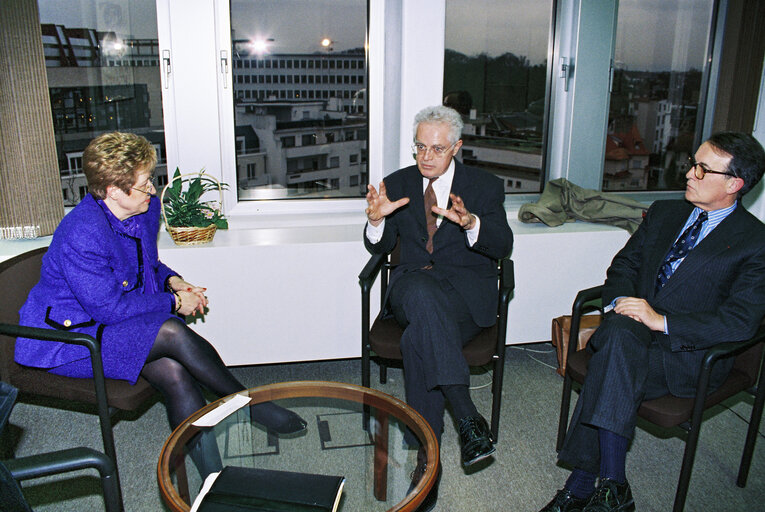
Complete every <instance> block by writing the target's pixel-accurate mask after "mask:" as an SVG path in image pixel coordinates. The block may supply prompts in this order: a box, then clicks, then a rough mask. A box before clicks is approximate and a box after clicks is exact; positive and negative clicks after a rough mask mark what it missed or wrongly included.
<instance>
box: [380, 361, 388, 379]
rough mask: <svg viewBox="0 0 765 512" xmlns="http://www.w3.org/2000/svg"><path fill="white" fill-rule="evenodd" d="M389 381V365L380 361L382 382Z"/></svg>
mask: <svg viewBox="0 0 765 512" xmlns="http://www.w3.org/2000/svg"><path fill="white" fill-rule="evenodd" d="M386 382H388V365H387V364H385V363H380V384H385V383H386Z"/></svg>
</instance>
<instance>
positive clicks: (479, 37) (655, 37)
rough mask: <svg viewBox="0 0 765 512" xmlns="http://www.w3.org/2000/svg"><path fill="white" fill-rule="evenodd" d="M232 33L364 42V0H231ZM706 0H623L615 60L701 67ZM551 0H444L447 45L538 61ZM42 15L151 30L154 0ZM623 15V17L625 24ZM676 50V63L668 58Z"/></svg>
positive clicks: (104, 0)
mask: <svg viewBox="0 0 765 512" xmlns="http://www.w3.org/2000/svg"><path fill="white" fill-rule="evenodd" d="M231 3H232V11H233V16H232V18H233V21H232V28H233V29H234V33H235V37H236V38H238V39H254V38H257V37H263V38H272V39H274V42H273V44H272V51H273V52H275V53H280V52H283V53H288V52H313V51H319V50H321V47H320V46H319V41H320V40H321V39H322V38H324V37H328V38H330V39H332V40H333V41H334V44H333V48H334V50H335V51H341V50H345V49H348V48H354V47H359V46H362V45H363V43H364V20H365V19H366V12H365V10H366V0H232V2H231ZM711 3H712V1H711V0H622V1H621V2H620V6H619V9H620V12H619V19H620V24H619V29H620V30H619V31H618V33H619V35H618V36H617V42H616V55H615V60H616V61H617V66H618V67H621V68H628V69H633V70H644V69H647V70H652V71H656V70H666V69H670V67H673V68H674V69H677V70H685V69H687V68H688V67H695V68H697V69H699V68H700V67H701V66H702V63H703V56H704V53H705V49H706V44H707V42H706V32H707V30H705V29H704V27H707V26H708V25H709V19H710V5H711ZM550 4H551V2H550V0H512V1H508V0H447V34H446V47H447V48H451V49H454V50H457V51H459V52H461V53H464V54H466V55H477V54H480V53H486V54H488V55H490V56H497V55H501V54H502V53H505V52H511V53H514V54H516V55H522V56H526V57H527V58H528V59H529V60H530V61H531V62H532V63H534V64H537V63H540V62H542V61H543V60H544V59H545V57H546V53H547V41H548V37H549V34H548V32H549V23H550V9H551V7H550ZM39 6H40V18H41V21H42V22H43V23H57V24H63V25H65V26H67V27H88V28H97V29H98V30H115V31H116V32H118V33H120V34H123V35H131V36H133V37H138V38H156V37H157V36H156V8H155V2H154V0H98V1H96V0H39ZM625 20H626V21H628V23H626V24H625ZM673 53H674V55H675V56H674V59H675V61H674V65H673Z"/></svg>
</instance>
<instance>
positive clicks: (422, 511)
mask: <svg viewBox="0 0 765 512" xmlns="http://www.w3.org/2000/svg"><path fill="white" fill-rule="evenodd" d="M427 469H428V459H427V454H426V453H425V449H424V448H423V447H420V448H419V449H418V450H417V466H416V467H415V468H414V471H412V475H411V476H412V483H411V484H410V485H409V490H408V491H407V494H410V493H411V492H412V491H413V490H414V488H415V487H417V484H418V483H420V480H422V477H423V475H425V471H426V470H427ZM440 484H441V465H440V464H439V465H438V474H437V475H436V481H435V482H434V483H433V487H431V488H430V492H428V495H427V496H425V499H424V500H423V501H422V503H420V506H419V507H417V509H416V510H415V512H430V511H431V510H433V507H435V506H436V501H438V486H439V485H440Z"/></svg>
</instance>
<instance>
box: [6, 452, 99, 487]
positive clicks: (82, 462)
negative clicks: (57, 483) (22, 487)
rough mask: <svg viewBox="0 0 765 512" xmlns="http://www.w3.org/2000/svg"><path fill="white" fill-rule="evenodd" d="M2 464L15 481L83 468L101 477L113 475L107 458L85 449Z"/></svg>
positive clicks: (22, 458)
mask: <svg viewBox="0 0 765 512" xmlns="http://www.w3.org/2000/svg"><path fill="white" fill-rule="evenodd" d="M3 464H4V465H5V467H6V468H8V471H10V472H11V475H13V478H14V479H16V480H28V479H30V478H39V477H43V476H49V475H56V474H59V473H65V472H68V471H77V470H79V469H85V468H96V469H97V470H98V472H99V473H100V474H101V475H103V476H105V475H109V474H113V473H114V462H112V460H111V459H110V458H109V457H107V456H106V455H104V454H103V453H101V452H99V451H97V450H94V449H92V448H86V447H80V448H68V449H66V450H59V451H55V452H48V453H40V454H37V455H29V456H26V457H20V458H18V459H9V460H4V461H3Z"/></svg>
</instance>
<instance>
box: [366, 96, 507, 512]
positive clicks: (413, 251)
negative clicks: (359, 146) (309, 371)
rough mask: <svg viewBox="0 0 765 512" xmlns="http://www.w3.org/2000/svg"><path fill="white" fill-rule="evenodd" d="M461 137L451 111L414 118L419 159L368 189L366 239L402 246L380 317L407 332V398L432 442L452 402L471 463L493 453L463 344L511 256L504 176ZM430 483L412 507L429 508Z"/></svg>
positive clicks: (374, 247)
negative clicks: (501, 264)
mask: <svg viewBox="0 0 765 512" xmlns="http://www.w3.org/2000/svg"><path fill="white" fill-rule="evenodd" d="M461 133H462V118H461V116H460V114H459V113H458V112H457V111H455V110H453V109H451V108H448V107H444V106H435V107H428V108H425V109H423V110H421V111H420V112H419V113H418V114H417V115H416V116H415V122H414V141H413V142H414V143H413V145H412V153H413V156H414V158H415V160H416V162H417V165H412V166H409V167H405V168H403V169H399V170H398V171H396V172H394V173H392V174H390V175H389V176H387V177H386V178H385V180H384V181H383V183H380V184H379V187H378V188H375V187H374V186H373V185H369V187H368V190H369V191H368V193H367V196H366V199H367V203H368V207H367V209H366V214H367V225H366V227H365V229H364V242H365V244H366V247H367V249H368V250H369V251H370V252H372V253H387V252H390V251H391V250H392V249H393V248H394V246H395V245H396V243H397V242H398V244H399V247H400V254H401V257H400V262H399V265H398V266H397V267H396V269H395V270H393V272H392V273H391V278H390V285H389V286H388V295H387V297H386V306H385V311H384V313H385V312H386V311H387V312H390V313H391V314H392V315H393V316H394V317H395V318H396V320H397V321H398V323H399V324H400V325H401V326H402V327H403V328H404V334H403V335H402V337H401V354H402V356H403V360H404V383H405V388H406V398H407V402H408V403H409V405H411V406H412V407H414V408H415V409H416V410H417V411H418V412H419V413H420V414H422V416H423V417H424V418H425V419H426V420H427V421H428V423H429V424H430V426H431V427H432V428H433V431H434V432H435V434H436V437H437V438H438V441H439V443H440V442H441V433H442V431H443V425H444V419H443V417H444V404H445V402H447V401H448V402H449V404H450V405H451V409H452V411H453V413H454V416H455V419H456V420H457V424H458V429H459V434H460V442H461V456H462V464H463V465H464V466H470V465H472V464H475V463H476V462H478V461H479V460H482V459H485V458H486V457H489V456H490V455H491V454H492V453H494V443H493V439H492V438H491V433H490V430H489V427H488V425H487V423H486V420H485V419H484V418H483V417H482V416H481V415H480V414H479V413H478V411H477V410H476V408H475V405H474V404H473V402H472V400H471V398H470V392H469V388H468V386H469V382H470V381H469V377H470V371H469V368H468V364H467V362H466V361H465V358H464V356H463V355H462V347H463V345H464V344H465V343H467V342H468V341H469V340H470V339H471V338H473V337H474V336H475V335H476V334H477V333H478V332H479V331H480V330H481V329H482V328H483V327H489V326H491V325H493V324H494V323H495V322H496V316H497V315H496V313H497V277H496V276H497V273H496V269H497V260H498V259H500V258H504V257H505V256H507V255H508V254H509V252H510V249H511V248H512V244H513V234H512V231H510V227H509V226H508V224H507V214H506V213H505V209H504V206H503V203H504V199H505V195H504V190H503V183H502V181H501V180H500V179H499V178H497V177H496V176H493V175H491V174H489V173H488V172H486V171H483V170H481V169H476V168H473V167H469V166H466V165H462V163H460V162H459V161H457V160H456V159H455V158H454V157H455V156H456V155H457V153H458V152H459V150H460V147H461V146H462V140H460V137H461ZM421 455H422V456H423V457H424V452H422V453H421ZM423 457H419V458H420V459H422V460H424V458H423ZM418 468H420V469H421V468H422V465H419V466H418ZM418 473H419V472H418V471H416V472H415V475H413V479H412V484H413V485H415V484H416V483H417V481H418V480H419V478H420V476H421V475H419V474H418ZM434 489H436V490H435V491H431V494H430V495H429V496H428V498H427V499H426V502H425V503H424V504H423V506H422V507H421V508H420V509H418V510H419V511H424V510H429V509H430V508H432V506H433V505H434V503H435V497H436V493H437V487H435V486H434Z"/></svg>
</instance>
